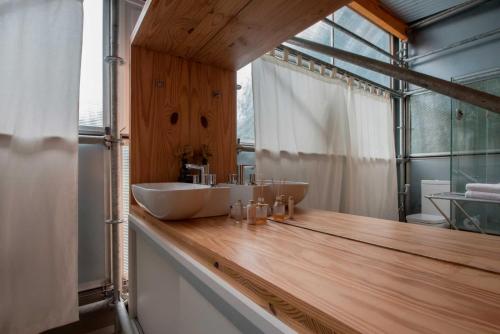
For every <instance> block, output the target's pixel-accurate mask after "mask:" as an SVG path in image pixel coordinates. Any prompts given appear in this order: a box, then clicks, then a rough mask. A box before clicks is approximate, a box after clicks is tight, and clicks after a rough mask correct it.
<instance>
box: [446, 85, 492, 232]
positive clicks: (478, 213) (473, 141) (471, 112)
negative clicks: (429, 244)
mask: <svg viewBox="0 0 500 334" xmlns="http://www.w3.org/2000/svg"><path fill="white" fill-rule="evenodd" d="M466 85H467V86H469V87H472V88H475V89H478V90H481V91H485V92H488V93H491V94H495V95H499V96H500V76H498V77H494V78H488V79H485V80H479V81H475V82H473V83H469V84H466ZM452 110H453V113H452V116H453V117H452V119H451V127H452V146H451V149H452V159H451V186H452V191H456V192H462V193H463V192H465V185H466V184H467V183H500V115H499V114H496V113H493V112H490V111H488V110H486V109H482V108H480V107H477V106H473V105H470V104H468V103H464V102H462V101H458V100H453V109H452ZM463 207H464V209H465V210H466V212H467V213H468V214H469V215H470V216H471V217H472V218H473V219H475V220H476V222H477V223H479V224H480V226H481V228H483V229H484V230H485V231H486V232H487V233H493V234H500V207H499V206H497V205H486V204H480V203H464V205H463ZM454 218H455V220H456V222H457V225H458V226H459V227H460V228H462V229H467V230H473V231H476V228H475V227H474V226H473V224H472V223H471V222H470V219H469V218H467V217H466V216H465V215H464V214H463V213H462V212H461V211H459V210H456V209H455V210H454Z"/></svg>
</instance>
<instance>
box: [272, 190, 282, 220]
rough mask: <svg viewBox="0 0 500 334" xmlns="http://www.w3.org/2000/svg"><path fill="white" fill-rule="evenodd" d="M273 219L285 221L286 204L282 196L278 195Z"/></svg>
mask: <svg viewBox="0 0 500 334" xmlns="http://www.w3.org/2000/svg"><path fill="white" fill-rule="evenodd" d="M273 220H274V221H278V222H284V221H285V204H284V203H283V198H282V197H281V196H276V201H275V202H274V205H273Z"/></svg>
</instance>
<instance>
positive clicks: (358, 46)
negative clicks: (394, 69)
mask: <svg viewBox="0 0 500 334" xmlns="http://www.w3.org/2000/svg"><path fill="white" fill-rule="evenodd" d="M333 16H334V21H335V23H337V24H339V25H341V26H342V27H344V28H346V29H347V30H349V31H351V32H353V33H355V34H356V35H358V36H360V37H362V38H364V39H366V40H367V41H369V42H371V43H372V44H375V45H376V46H378V47H379V48H381V49H383V50H385V51H387V52H390V35H389V34H388V33H387V32H385V31H384V30H382V29H380V28H379V27H377V26H376V25H375V24H373V23H371V22H370V21H368V20H367V19H365V18H364V17H362V16H360V15H359V14H357V13H356V12H354V11H353V10H352V9H350V8H348V7H342V8H340V9H339V10H337V11H336V12H335V13H334V14H333ZM333 41H334V43H333V44H334V46H335V47H336V48H339V49H342V50H346V51H349V52H353V53H356V54H359V55H362V56H365V57H370V58H373V59H376V60H380V61H383V62H387V63H388V62H389V60H390V59H389V57H387V56H385V55H383V54H381V53H380V52H378V51H376V50H374V49H372V48H370V47H367V46H366V45H365V44H363V43H361V42H360V41H358V40H355V39H354V38H351V37H349V36H347V35H346V34H345V33H343V32H341V31H339V30H337V29H335V30H334V36H333ZM334 64H335V66H338V67H340V68H342V69H345V70H347V71H349V72H352V73H354V74H357V75H359V76H361V77H364V78H366V79H369V80H371V81H374V82H376V83H379V84H381V85H384V86H386V87H389V86H390V82H391V81H390V78H389V77H388V76H386V75H383V74H380V73H377V72H374V71H371V70H369V69H366V68H364V67H360V66H357V65H353V64H350V63H348V62H345V61H342V60H335V61H334Z"/></svg>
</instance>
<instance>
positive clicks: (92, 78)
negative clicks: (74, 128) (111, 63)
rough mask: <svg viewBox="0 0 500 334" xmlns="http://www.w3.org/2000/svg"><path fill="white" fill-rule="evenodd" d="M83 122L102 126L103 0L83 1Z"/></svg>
mask: <svg viewBox="0 0 500 334" xmlns="http://www.w3.org/2000/svg"><path fill="white" fill-rule="evenodd" d="M83 17H84V20H83V44H82V62H81V74H80V125H83V126H96V127H102V126H103V117H102V114H103V97H102V96H103V88H102V87H103V79H102V78H103V47H102V45H103V2H102V0H85V1H84V2H83Z"/></svg>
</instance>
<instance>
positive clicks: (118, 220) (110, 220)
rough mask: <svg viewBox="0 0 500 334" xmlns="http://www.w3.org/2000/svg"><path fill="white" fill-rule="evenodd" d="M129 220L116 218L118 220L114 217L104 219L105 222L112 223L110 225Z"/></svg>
mask: <svg viewBox="0 0 500 334" xmlns="http://www.w3.org/2000/svg"><path fill="white" fill-rule="evenodd" d="M126 222H127V221H126V220H125V219H116V220H113V219H106V220H105V221H104V223H105V224H110V225H114V224H122V223H126Z"/></svg>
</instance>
